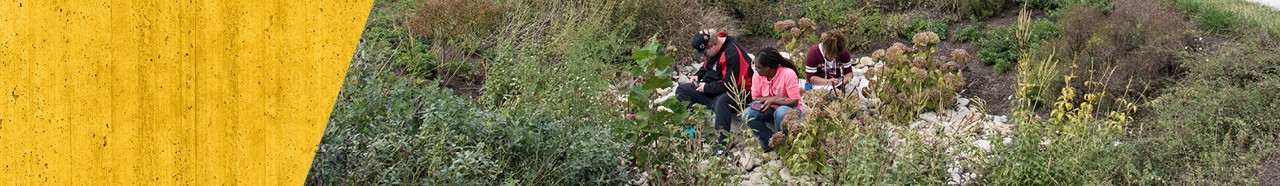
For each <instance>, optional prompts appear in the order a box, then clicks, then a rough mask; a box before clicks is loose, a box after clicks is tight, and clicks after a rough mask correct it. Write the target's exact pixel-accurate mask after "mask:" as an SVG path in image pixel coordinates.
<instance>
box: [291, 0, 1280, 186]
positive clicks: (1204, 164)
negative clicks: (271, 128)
mask: <svg viewBox="0 0 1280 186" xmlns="http://www.w3.org/2000/svg"><path fill="white" fill-rule="evenodd" d="M1013 2H1015V3H1025V4H1026V7H1027V8H1028V9H1029V10H1028V11H1023V12H1019V13H1017V15H1019V17H1017V21H1016V22H1015V23H1013V24H1009V23H1008V22H1007V21H1003V20H1000V19H1007V18H1008V17H1004V18H1001V16H1010V15H1003V14H1008V13H1007V12H1006V11H1007V8H1009V7H1006V6H1007V4H1009V3H1008V2H1007V1H1002V0H975V1H967V0H962V1H942V2H938V1H927V2H926V1H913V0H897V1H831V2H828V1H810V2H798V1H795V2H793V1H763V0H750V1H732V2H731V1H699V0H657V1H609V2H597V3H591V4H581V3H569V2H561V1H545V0H522V1H481V2H472V1H456V0H445V1H413V0H387V1H376V2H375V4H374V8H373V11H372V13H371V14H370V17H369V20H368V27H367V28H366V29H365V32H364V35H362V38H361V42H360V44H359V46H358V48H357V52H356V55H355V57H354V59H352V63H351V68H350V69H349V71H348V77H347V79H345V80H344V85H343V89H342V91H341V93H340V96H339V97H338V99H337V103H336V105H335V107H334V110H333V114H332V115H331V117H330V120H329V123H328V126H327V127H326V131H325V133H324V138H323V139H322V140H321V144H320V146H319V149H318V150H317V153H316V157H315V160H314V161H313V166H312V169H311V172H310V174H309V175H308V178H307V182H306V183H307V184H312V185H320V184H332V183H337V184H388V185H621V184H629V183H637V181H639V180H643V181H644V182H645V183H648V184H655V185H726V184H738V183H739V182H741V181H745V180H746V179H747V178H744V177H743V176H742V175H745V174H748V173H753V171H764V172H769V173H768V174H765V175H763V176H764V179H765V180H767V182H768V183H769V184H775V185H783V184H791V183H793V182H794V180H804V181H805V182H807V183H817V184H837V185H838V184H880V185H941V184H952V183H951V182H952V181H955V176H956V172H957V171H959V172H964V173H965V174H973V175H966V176H971V177H968V178H967V179H964V180H965V182H964V183H962V184H966V185H968V184H977V185H1104V184H1105V185H1112V184H1114V185H1167V184H1173V185H1177V184H1192V185H1250V184H1257V183H1259V180H1258V178H1259V176H1258V175H1259V172H1263V173H1265V172H1264V171H1267V170H1271V171H1276V170H1277V169H1280V168H1274V167H1272V168H1270V169H1268V168H1267V167H1262V166H1260V165H1259V164H1260V162H1261V161H1262V160H1263V159H1264V157H1267V156H1269V155H1274V154H1277V153H1276V152H1277V151H1276V150H1277V144H1280V143H1278V142H1280V136H1277V135H1276V134H1280V126H1277V125H1274V124H1273V123H1276V122H1280V97H1278V95H1280V94H1275V92H1280V50H1277V49H1276V48H1277V47H1278V46H1280V43H1277V42H1275V41H1273V40H1272V39H1271V38H1273V36H1275V35H1276V34H1277V33H1278V32H1277V26H1275V24H1274V23H1273V22H1274V21H1264V20H1274V19H1275V18H1280V16H1277V15H1280V14H1277V13H1276V11H1275V10H1272V9H1267V8H1265V7H1261V6H1258V5H1255V4H1252V3H1246V2H1243V1H1237V0H1229V1H1183V0H1172V1H1152V0H1111V1H1104V0H1087V1H1076V0H1025V1H1013ZM823 3H836V4H840V5H842V6H826V4H823ZM1032 10H1039V11H1043V12H1044V13H1045V14H1043V15H1042V14H1035V15H1036V16H1037V17H1033V16H1032V15H1033V13H1030V11H1032ZM1228 10H1229V11H1228ZM923 12H938V13H934V14H927V13H923ZM926 15H927V16H926ZM800 17H807V18H811V20H810V21H809V22H810V23H806V24H805V25H808V24H813V26H811V27H810V28H807V29H810V30H802V31H801V32H802V34H800V35H803V37H798V36H788V35H787V34H788V32H784V31H781V30H774V28H773V26H774V25H771V23H775V22H774V21H777V20H784V19H790V18H800ZM1169 17H1185V18H1187V20H1178V19H1168V18H1169ZM963 18H969V21H968V22H967V23H960V22H958V21H960V20H961V19H963ZM993 18H999V19H993ZM988 19H991V20H992V21H985V20H988ZM1197 24H1198V25H1199V29H1197V28H1196V27H1193V26H1192V25H1197ZM953 25H954V27H953ZM813 27H817V29H814V28H813ZM823 27H825V28H823ZM702 28H718V29H722V30H728V31H730V32H731V33H733V34H735V36H747V37H764V38H767V39H779V38H783V39H786V38H797V39H796V40H799V41H796V42H795V44H791V43H787V44H784V45H783V46H787V45H795V46H792V47H797V48H798V47H800V46H802V45H804V44H805V43H812V42H813V41H807V40H812V39H811V38H808V37H816V35H815V36H809V35H814V34H813V33H816V32H815V31H825V30H840V31H843V32H845V35H846V36H848V37H849V41H850V42H849V44H850V45H851V46H854V47H853V48H852V49H854V50H855V53H854V57H860V56H868V55H869V56H872V57H873V58H875V59H876V60H880V61H884V62H885V67H884V68H883V69H882V70H876V71H869V72H867V73H868V74H870V75H876V76H877V77H880V78H881V80H877V81H876V82H877V83H883V84H873V85H871V87H869V88H868V90H866V91H867V94H868V95H866V96H869V97H871V98H872V99H874V101H872V100H861V99H859V98H858V95H853V94H833V93H832V92H828V91H809V92H806V93H805V95H804V99H805V100H806V103H805V104H806V109H805V112H804V113H803V114H802V115H792V116H788V117H786V119H784V124H783V126H784V127H786V128H788V129H789V130H790V131H791V132H790V133H789V134H788V135H786V136H782V137H777V138H776V139H771V140H779V141H780V142H782V143H773V144H778V145H779V146H778V147H776V148H775V149H776V152H777V155H778V157H777V161H779V163H780V164H781V165H782V166H781V167H773V166H760V167H756V169H755V170H752V169H751V167H740V165H739V164H740V162H737V161H739V160H738V159H737V158H738V157H736V156H742V155H747V156H752V157H769V155H766V154H765V153H763V152H760V150H759V147H758V146H757V145H754V144H757V142H756V141H754V140H756V139H755V138H754V137H751V136H750V131H749V130H746V131H742V132H739V133H734V134H729V135H732V137H733V138H736V139H745V140H746V142H745V143H744V144H749V145H746V146H745V147H741V146H739V147H732V148H736V149H738V150H742V151H743V154H734V155H731V156H724V155H717V154H716V153H715V150H718V149H717V148H716V147H714V146H715V145H714V144H716V143H715V140H716V137H717V136H718V134H716V132H718V131H717V130H714V129H712V128H711V126H710V125H707V124H705V123H704V119H705V118H706V117H707V116H708V114H709V113H707V111H706V109H705V108H703V107H701V106H695V109H692V110H685V109H683V108H686V107H687V104H688V103H684V102H680V101H675V99H674V98H673V99H668V100H666V101H663V102H653V101H652V100H654V99H655V98H658V97H659V96H661V95H662V94H663V93H664V92H666V91H671V90H670V89H668V88H669V87H671V86H673V84H672V83H671V81H670V80H671V79H672V77H673V75H675V74H674V73H675V70H674V69H673V68H672V67H681V66H678V65H687V64H685V63H688V61H687V57H688V56H687V55H690V53H691V52H689V51H686V50H687V46H684V45H686V44H687V42H688V41H687V37H688V36H687V34H688V33H692V32H693V31H696V30H698V29H702ZM953 28H954V30H952V29H953ZM811 30H812V31H811ZM787 31H789V30H787ZM948 31H950V32H948ZM1203 33H1210V34H1213V35H1206V34H1203ZM655 35H656V36H655ZM1205 36H1219V37H1218V38H1214V39H1215V40H1211V39H1207V38H1204V37H1205ZM740 38H741V37H740ZM946 38H951V39H950V40H947V39H946ZM1202 38H1204V39H1202ZM752 39H757V40H759V39H760V38H752ZM904 40H906V41H911V43H912V44H898V45H889V44H888V43H894V42H906V41H904ZM968 41H974V42H973V43H972V44H971V45H970V44H966V43H968ZM769 42H772V40H769ZM943 46H945V47H948V48H946V49H943V48H944V47H943ZM747 47H748V48H751V47H753V46H747ZM754 47H763V46H754ZM886 47H887V48H886ZM875 48H886V49H884V50H880V51H875V52H870V53H869V54H867V53H865V52H862V53H859V52H857V51H858V50H867V49H875ZM793 49H796V48H793ZM953 49H960V50H953ZM965 49H967V50H965ZM938 50H944V51H938ZM970 51H973V52H976V53H975V54H976V56H973V57H972V58H974V59H970V58H971V57H970V54H969V52H970ZM750 52H754V51H750ZM948 54H950V55H948ZM979 59H980V60H979ZM972 60H979V61H981V62H982V63H984V64H987V65H991V67H985V66H977V68H992V69H994V70H995V71H998V72H1004V73H1011V76H1013V77H1014V78H1012V79H1013V80H1014V81H1015V82H1014V83H1012V84H982V83H986V82H974V83H978V84H976V85H975V86H1007V87H1010V88H1014V89H1015V90H1014V91H1013V93H1012V95H1002V96H1010V97H1011V99H1008V100H1006V99H1003V98H1002V99H1000V100H989V101H991V102H993V103H994V102H1009V103H1010V104H1011V105H1013V106H1012V110H1011V113H1012V114H1011V115H1009V116H1008V118H1009V120H1008V121H1000V122H1007V123H1012V124H1014V125H1016V128H1013V129H1009V130H1006V131H999V130H991V129H989V128H992V127H993V126H995V125H989V124H992V123H991V122H994V123H1000V122H995V121H996V120H998V119H993V118H995V117H996V116H985V115H982V114H980V113H979V114H973V115H957V116H949V115H947V114H945V113H947V112H951V111H954V110H948V109H956V108H955V107H954V106H953V105H955V104H956V102H957V101H956V99H955V98H956V97H955V96H954V95H956V94H957V93H959V92H961V90H962V89H964V88H966V86H965V85H970V84H973V83H966V82H965V81H966V79H968V78H975V77H974V75H973V74H967V73H971V72H973V71H972V70H969V69H967V68H973V67H974V66H969V65H965V63H967V62H970V61H972ZM1014 69H1016V70H1014ZM1010 70H1013V71H1010ZM998 75H1001V74H992V76H998ZM969 87H972V86H969ZM987 101H988V100H982V99H976V98H975V99H972V104H970V105H973V106H971V107H969V108H970V109H973V110H974V111H979V112H982V111H983V110H984V109H985V108H984V107H985V105H986V104H989V103H988V102H987ZM863 109H868V111H867V112H861V111H863ZM956 112H958V111H956ZM930 113H932V114H935V115H936V116H938V117H943V116H945V117H962V118H966V119H972V120H982V121H990V122H987V123H973V122H970V123H967V124H966V125H957V126H964V127H974V128H964V127H939V126H933V125H931V124H928V123H924V122H919V120H921V118H923V116H922V115H925V114H930ZM800 116H803V117H800ZM948 119H950V118H948ZM972 120H961V121H972ZM960 123H964V122H960ZM736 127H744V126H736ZM984 128H986V129H984ZM977 131H982V132H977ZM978 139H980V140H983V141H985V142H986V145H985V147H983V146H982V145H978V144H976V142H977V141H975V140H978ZM770 160H772V158H766V160H765V161H770ZM780 168H786V169H787V170H788V171H789V172H788V175H786V176H784V175H782V174H781V173H779V172H780V171H781V170H780ZM754 173H759V172H754ZM787 178H789V179H787Z"/></svg>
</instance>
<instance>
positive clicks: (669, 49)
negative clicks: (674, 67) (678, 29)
mask: <svg viewBox="0 0 1280 186" xmlns="http://www.w3.org/2000/svg"><path fill="white" fill-rule="evenodd" d="M676 48H677V47H676V46H675V45H667V49H666V50H664V52H666V53H667V54H675V53H676V50H677V49H676Z"/></svg>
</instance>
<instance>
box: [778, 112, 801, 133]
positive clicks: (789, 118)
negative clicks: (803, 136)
mask: <svg viewBox="0 0 1280 186" xmlns="http://www.w3.org/2000/svg"><path fill="white" fill-rule="evenodd" d="M782 126H784V127H786V129H787V130H789V131H790V132H802V131H804V123H803V120H800V112H798V111H796V110H790V111H787V113H786V114H783V115H782Z"/></svg>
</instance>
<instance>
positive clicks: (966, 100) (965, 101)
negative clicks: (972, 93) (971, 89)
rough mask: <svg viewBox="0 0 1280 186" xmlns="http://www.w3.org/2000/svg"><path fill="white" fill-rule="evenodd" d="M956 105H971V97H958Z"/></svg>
mask: <svg viewBox="0 0 1280 186" xmlns="http://www.w3.org/2000/svg"><path fill="white" fill-rule="evenodd" d="M956 107H969V98H961V97H957V98H956Z"/></svg>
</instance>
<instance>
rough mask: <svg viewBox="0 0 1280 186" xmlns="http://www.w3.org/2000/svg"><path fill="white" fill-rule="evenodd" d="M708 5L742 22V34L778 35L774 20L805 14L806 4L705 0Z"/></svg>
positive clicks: (770, 0) (750, 0) (771, 36)
mask: <svg viewBox="0 0 1280 186" xmlns="http://www.w3.org/2000/svg"><path fill="white" fill-rule="evenodd" d="M707 1H709V2H708V3H706V4H707V5H710V6H712V7H716V8H717V9H720V10H724V11H727V12H728V13H729V14H730V15H731V16H732V17H733V18H734V19H737V20H738V21H739V22H740V23H742V24H741V29H742V33H741V34H742V35H754V36H763V37H770V38H773V37H777V36H778V35H776V34H777V33H776V32H772V30H773V27H772V26H773V25H770V23H773V21H777V20H783V19H787V18H789V17H800V16H803V11H805V10H804V6H803V4H801V3H785V2H778V1H773V0H742V1H727V0H704V1H703V2H707Z"/></svg>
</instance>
